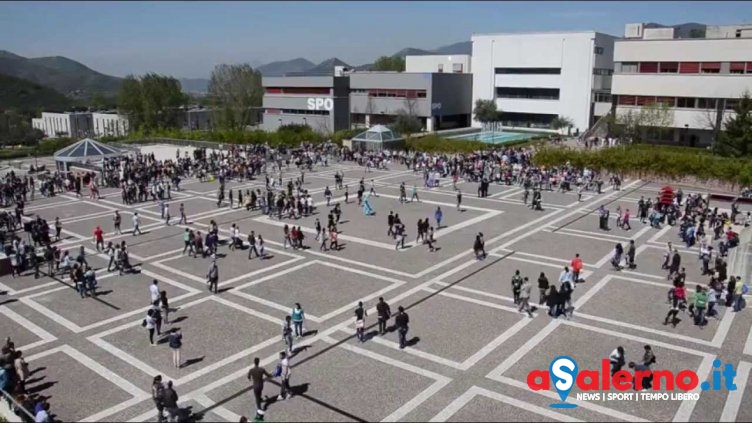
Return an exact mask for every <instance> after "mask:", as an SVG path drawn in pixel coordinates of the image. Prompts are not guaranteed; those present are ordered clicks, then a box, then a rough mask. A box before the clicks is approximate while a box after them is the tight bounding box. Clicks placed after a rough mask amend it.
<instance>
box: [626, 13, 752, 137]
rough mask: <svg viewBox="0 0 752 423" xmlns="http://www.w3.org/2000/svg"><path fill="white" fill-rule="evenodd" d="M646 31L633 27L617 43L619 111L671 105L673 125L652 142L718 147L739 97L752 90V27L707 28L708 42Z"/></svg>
mask: <svg viewBox="0 0 752 423" xmlns="http://www.w3.org/2000/svg"><path fill="white" fill-rule="evenodd" d="M640 28H641V24H630V25H627V27H626V30H625V39H624V40H619V41H617V42H616V45H615V50H614V62H615V72H614V78H613V90H612V91H613V95H614V96H615V102H616V113H617V114H619V115H624V114H626V113H629V112H632V113H636V112H639V111H640V110H642V109H643V108H644V107H646V106H650V105H653V104H658V103H660V104H665V105H667V106H668V107H669V110H670V116H668V121H669V122H668V124H669V127H668V128H667V130H664V131H657V133H655V134H653V135H651V137H652V138H653V139H649V140H648V141H655V142H665V143H677V144H684V145H690V146H706V145H710V144H712V141H713V139H714V138H715V136H716V134H717V132H718V130H720V129H721V128H722V124H723V121H725V119H727V118H728V117H729V116H731V115H732V114H733V112H732V109H733V107H734V106H735V104H736V102H737V101H738V99H739V97H740V96H741V95H742V94H743V93H744V92H745V91H750V92H752V26H744V25H738V26H733V25H725V26H718V27H707V31H705V34H704V37H703V38H677V36H678V35H679V34H674V33H672V32H671V28H661V30H662V31H661V32H660V33H658V34H655V33H651V32H650V31H648V30H647V29H642V30H640Z"/></svg>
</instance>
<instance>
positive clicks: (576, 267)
mask: <svg viewBox="0 0 752 423" xmlns="http://www.w3.org/2000/svg"><path fill="white" fill-rule="evenodd" d="M569 265H570V266H571V267H572V282H574V283H578V282H579V281H580V273H582V259H581V258H580V254H579V253H577V254H575V255H574V258H573V259H572V261H571V262H570V263H569Z"/></svg>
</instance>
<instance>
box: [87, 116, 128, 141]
mask: <svg viewBox="0 0 752 423" xmlns="http://www.w3.org/2000/svg"><path fill="white" fill-rule="evenodd" d="M91 117H92V120H93V122H94V135H95V136H97V137H104V136H125V135H128V117H127V116H124V115H119V114H117V113H113V112H101V113H92V114H91Z"/></svg>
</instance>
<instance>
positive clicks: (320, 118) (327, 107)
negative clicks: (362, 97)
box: [261, 76, 350, 133]
mask: <svg viewBox="0 0 752 423" xmlns="http://www.w3.org/2000/svg"><path fill="white" fill-rule="evenodd" d="M262 85H263V86H264V99H263V102H262V107H263V108H264V112H263V115H262V124H261V128H262V129H264V130H266V131H275V130H277V129H278V128H279V127H280V126H283V125H291V124H295V125H308V126H310V127H311V128H312V129H313V130H314V131H317V132H321V133H332V132H336V131H339V130H341V129H348V128H349V127H350V116H349V112H348V111H349V107H350V106H349V103H350V96H349V91H350V79H349V78H348V77H345V76H288V77H283V76H279V77H277V76H275V77H264V78H262Z"/></svg>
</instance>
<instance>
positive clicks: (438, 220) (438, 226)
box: [433, 206, 444, 231]
mask: <svg viewBox="0 0 752 423" xmlns="http://www.w3.org/2000/svg"><path fill="white" fill-rule="evenodd" d="M433 217H434V219H436V230H437V231H438V230H439V229H441V219H442V218H443V217H444V213H443V212H442V211H441V207H440V206H437V207H436V211H435V212H434V214H433Z"/></svg>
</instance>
